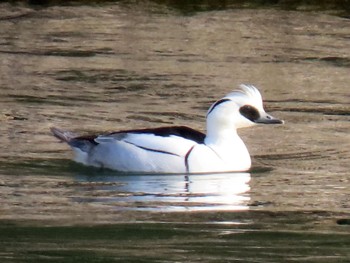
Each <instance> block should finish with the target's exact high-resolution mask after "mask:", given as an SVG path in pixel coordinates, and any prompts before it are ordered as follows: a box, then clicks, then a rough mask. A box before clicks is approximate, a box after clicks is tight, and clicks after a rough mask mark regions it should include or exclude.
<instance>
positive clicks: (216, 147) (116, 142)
mask: <svg viewBox="0 0 350 263" xmlns="http://www.w3.org/2000/svg"><path fill="white" fill-rule="evenodd" d="M258 123H265V124H279V123H283V122H282V121H280V120H278V119H275V118H273V117H272V116H270V115H268V114H267V113H266V112H265V111H264V108H263V102H262V98H261V95H260V92H259V91H258V89H257V88H255V87H254V86H252V85H241V86H240V88H239V89H238V90H235V91H233V92H231V93H229V94H228V95H226V96H225V97H224V98H223V99H221V100H218V101H217V102H215V103H214V104H213V105H212V106H211V107H210V108H209V110H208V112H207V133H206V135H205V134H203V133H201V132H199V131H196V130H193V129H191V128H188V127H185V126H175V127H161V128H155V129H139V130H127V131H118V132H112V133H108V134H102V135H93V136H76V135H74V134H73V133H71V132H66V131H62V130H60V129H57V128H51V131H52V133H53V134H54V135H55V136H56V137H57V138H59V139H60V140H62V141H64V142H67V143H68V144H69V145H70V146H71V148H72V149H73V150H74V152H75V160H76V161H77V162H80V163H82V164H85V165H89V166H95V167H105V168H109V169H113V170H117V171H125V172H145V173H208V172H228V171H246V170H248V169H249V168H250V166H251V159H250V155H249V152H248V150H247V148H246V146H245V144H244V142H243V141H242V140H241V138H240V137H239V136H238V134H237V129H239V128H244V127H250V126H253V125H255V124H258Z"/></svg>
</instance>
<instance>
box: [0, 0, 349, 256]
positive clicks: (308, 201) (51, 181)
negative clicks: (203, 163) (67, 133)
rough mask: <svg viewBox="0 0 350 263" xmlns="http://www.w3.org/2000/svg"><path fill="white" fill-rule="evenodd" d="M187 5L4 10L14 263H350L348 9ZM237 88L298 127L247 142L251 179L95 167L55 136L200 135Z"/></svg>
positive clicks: (259, 131) (2, 160)
mask: <svg viewBox="0 0 350 263" xmlns="http://www.w3.org/2000/svg"><path fill="white" fill-rule="evenodd" d="M335 2H336V1H335ZM335 2H332V3H335ZM340 2H341V1H340ZM182 3H183V4H182V5H181V3H179V2H176V3H175V2H172V1H165V2H164V1H152V2H148V1H121V2H114V3H112V2H109V3H104V4H96V3H94V4H91V3H90V4H89V5H85V4H74V5H65V6H61V5H47V6H28V5H25V4H21V3H19V4H16V5H12V4H9V3H0V35H1V38H0V134H1V135H0V138H1V144H2V145H1V151H0V221H1V224H0V247H1V250H0V261H1V262H349V261H350V250H349V246H350V236H349V234H350V226H349V225H350V194H349V187H350V181H349V180H350V179H349V176H350V172H349V171H350V162H349V161H350V153H349V149H350V134H349V129H350V122H349V121H350V93H349V83H350V74H349V73H350V71H349V68H350V56H349V54H350V45H349V44H350V20H349V19H348V13H347V10H346V8H345V9H344V8H343V7H342V6H341V5H340V6H337V5H335V6H333V7H332V8H331V9H327V10H324V9H326V7H327V6H322V5H320V6H316V7H315V10H317V11H312V7H310V6H303V5H298V6H294V7H293V10H286V9H288V8H284V7H283V6H282V7H281V6H279V7H278V8H276V7H271V6H264V8H258V6H256V5H254V6H249V5H244V4H243V5H240V6H237V5H230V4H229V3H230V2H225V1H217V2H216V3H217V5H214V7H212V6H211V5H210V4H208V3H209V2H204V1H195V2H193V4H191V5H190V4H186V1H182ZM220 3H221V5H220ZM218 5H219V6H218ZM252 7H254V8H252ZM313 7H314V6H313ZM305 10H307V11H305ZM240 83H252V84H255V85H257V86H258V87H259V88H260V90H261V91H262V93H263V97H264V98H265V108H266V109H267V111H268V112H270V113H271V114H273V115H275V116H276V117H279V118H282V119H284V120H285V121H286V124H285V125H283V126H278V127H277V126H274V127H256V128H252V129H248V130H242V131H241V132H240V134H241V135H242V138H243V139H244V141H245V142H246V144H247V145H248V148H249V150H250V152H251V155H252V158H253V169H252V171H251V172H250V173H236V174H209V175H190V176H186V175H175V176H165V175H137V174H120V173H116V172H112V171H100V170H95V169H91V168H85V167H81V166H79V165H77V164H74V163H73V162H72V161H70V158H71V152H70V151H69V149H68V148H67V147H66V146H65V145H64V144H60V143H58V142H57V140H56V139H55V138H54V137H52V136H51V135H50V133H49V130H48V128H49V127H50V126H52V125H55V126H58V127H61V128H65V129H70V130H72V131H75V132H81V133H84V134H85V133H89V132H101V131H111V130H118V129H127V128H140V127H154V126H164V125H187V126H191V127H193V128H196V129H199V130H202V131H203V130H204V128H205V123H204V122H205V119H204V116H205V113H206V110H207V109H208V107H209V106H210V104H211V103H212V102H213V101H215V100H216V99H218V98H221V97H222V96H223V95H225V94H226V93H228V92H230V91H231V90H232V89H234V88H235V87H237V85H239V84H240Z"/></svg>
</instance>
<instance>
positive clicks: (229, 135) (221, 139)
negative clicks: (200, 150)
mask: <svg viewBox="0 0 350 263" xmlns="http://www.w3.org/2000/svg"><path fill="white" fill-rule="evenodd" d="M237 140H238V141H242V140H241V138H239V136H238V134H237V130H236V129H235V128H224V129H214V128H211V127H207V135H206V137H205V144H206V145H216V146H225V145H226V146H227V145H230V144H231V143H236V142H237Z"/></svg>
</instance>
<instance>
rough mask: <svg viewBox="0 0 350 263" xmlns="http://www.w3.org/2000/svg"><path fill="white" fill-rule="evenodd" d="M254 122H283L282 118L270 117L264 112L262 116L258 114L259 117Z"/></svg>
mask: <svg viewBox="0 0 350 263" xmlns="http://www.w3.org/2000/svg"><path fill="white" fill-rule="evenodd" d="M255 122H256V123H259V124H283V123H284V121H283V120H280V119H277V118H275V117H272V116H271V115H269V114H265V115H263V116H260V118H259V119H257V120H256V121H255Z"/></svg>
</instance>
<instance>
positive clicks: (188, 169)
mask: <svg viewBox="0 0 350 263" xmlns="http://www.w3.org/2000/svg"><path fill="white" fill-rule="evenodd" d="M195 146H196V145H193V146H192V147H191V149H189V150H188V152H187V153H186V155H185V167H186V172H187V173H188V172H189V171H190V166H189V163H188V157H190V154H191V152H192V150H193V148H194V147H195Z"/></svg>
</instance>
